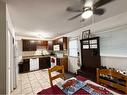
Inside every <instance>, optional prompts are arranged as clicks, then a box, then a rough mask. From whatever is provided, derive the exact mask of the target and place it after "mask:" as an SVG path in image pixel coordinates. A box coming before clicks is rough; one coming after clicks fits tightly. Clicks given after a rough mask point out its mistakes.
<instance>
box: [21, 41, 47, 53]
mask: <svg viewBox="0 0 127 95" xmlns="http://www.w3.org/2000/svg"><path fill="white" fill-rule="evenodd" d="M22 44H23V51H36V50H37V46H45V47H48V41H42V40H22Z"/></svg>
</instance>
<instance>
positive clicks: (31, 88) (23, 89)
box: [11, 69, 61, 95]
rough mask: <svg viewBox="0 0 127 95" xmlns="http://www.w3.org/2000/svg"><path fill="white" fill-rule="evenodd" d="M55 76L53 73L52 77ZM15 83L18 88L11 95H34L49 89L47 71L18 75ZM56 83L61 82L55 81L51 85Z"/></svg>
mask: <svg viewBox="0 0 127 95" xmlns="http://www.w3.org/2000/svg"><path fill="white" fill-rule="evenodd" d="M56 74H58V73H57V72H53V75H56ZM17 81H18V84H17V85H18V87H17V89H16V90H14V91H13V92H12V93H11V95H36V94H37V93H38V92H40V91H41V90H43V89H46V88H49V87H51V86H50V82H49V75H48V70H47V69H44V70H39V71H34V72H29V73H24V74H19V75H18V77H17ZM58 81H61V79H57V80H55V81H54V82H53V84H56V83H57V82H58Z"/></svg>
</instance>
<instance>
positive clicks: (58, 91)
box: [37, 76, 118, 95]
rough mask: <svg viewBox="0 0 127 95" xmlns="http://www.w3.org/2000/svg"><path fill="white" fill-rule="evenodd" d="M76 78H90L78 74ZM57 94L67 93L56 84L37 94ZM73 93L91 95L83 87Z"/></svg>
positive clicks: (84, 79) (81, 79)
mask: <svg viewBox="0 0 127 95" xmlns="http://www.w3.org/2000/svg"><path fill="white" fill-rule="evenodd" d="M76 79H78V80H80V81H86V80H88V79H87V78H85V77H82V76H76ZM113 91H114V90H113ZM115 92H117V93H118V91H115ZM56 94H57V95H65V93H64V92H63V91H62V90H61V89H60V88H59V87H58V86H57V85H54V86H52V87H49V88H47V89H43V90H42V91H40V92H38V93H37V95H56ZM73 95H89V93H88V92H86V91H84V90H83V89H80V90H78V91H77V92H75V93H74V94H73Z"/></svg>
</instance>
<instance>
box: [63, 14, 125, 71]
mask: <svg viewBox="0 0 127 95" xmlns="http://www.w3.org/2000/svg"><path fill="white" fill-rule="evenodd" d="M126 24H127V12H126V13H122V14H119V15H117V16H114V17H111V18H108V19H105V20H103V21H100V22H98V23H95V24H92V25H89V26H86V27H83V28H80V29H78V30H75V31H72V32H70V33H68V34H65V35H62V36H67V37H69V38H72V37H75V36H79V37H80V39H81V37H82V31H85V30H88V29H90V30H91V32H92V33H93V34H95V35H98V34H100V33H101V32H102V31H106V30H110V29H113V28H117V27H119V26H123V25H126ZM72 60H74V59H70V58H69V66H71V65H72V64H75V62H74V61H72ZM70 64H71V65H70ZM101 64H102V65H105V66H108V67H114V68H116V69H120V70H127V58H126V57H124V58H123V57H121V56H120V57H119V55H117V57H115V56H112V57H111V56H110V55H108V56H103V55H101ZM72 67H73V66H72ZM70 68H71V67H70ZM77 69H78V68H77ZM70 71H71V72H73V73H75V72H76V69H73V68H72V69H71V70H70Z"/></svg>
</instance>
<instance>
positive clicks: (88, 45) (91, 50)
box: [77, 37, 101, 81]
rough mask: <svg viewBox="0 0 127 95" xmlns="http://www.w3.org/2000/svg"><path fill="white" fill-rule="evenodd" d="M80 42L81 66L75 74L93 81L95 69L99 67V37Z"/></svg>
mask: <svg viewBox="0 0 127 95" xmlns="http://www.w3.org/2000/svg"><path fill="white" fill-rule="evenodd" d="M80 42H81V59H82V66H81V68H80V69H79V70H78V71H77V72H78V74H80V75H83V76H85V77H87V78H89V79H91V80H93V81H95V80H96V68H98V67H100V65H101V62H100V45H99V37H94V38H88V39H83V40H81V41H80Z"/></svg>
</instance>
